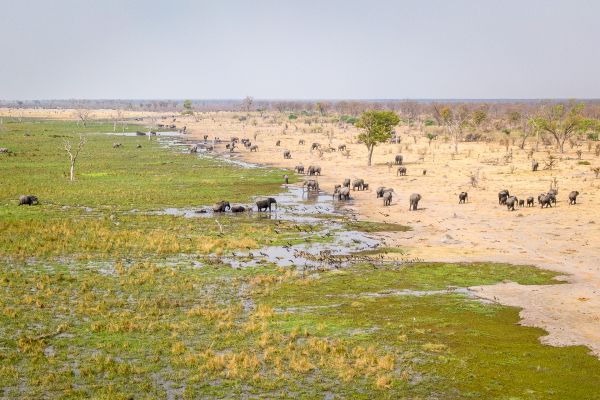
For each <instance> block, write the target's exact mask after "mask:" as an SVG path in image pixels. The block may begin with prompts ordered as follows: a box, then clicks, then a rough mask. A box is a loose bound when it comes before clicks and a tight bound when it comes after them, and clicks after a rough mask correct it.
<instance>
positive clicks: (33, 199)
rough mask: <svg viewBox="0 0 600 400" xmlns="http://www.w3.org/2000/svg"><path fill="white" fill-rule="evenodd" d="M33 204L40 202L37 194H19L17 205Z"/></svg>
mask: <svg viewBox="0 0 600 400" xmlns="http://www.w3.org/2000/svg"><path fill="white" fill-rule="evenodd" d="M34 204H40V202H39V201H38V198H37V196H34V195H32V194H29V195H22V196H19V205H20V206H24V205H27V206H32V205H34Z"/></svg>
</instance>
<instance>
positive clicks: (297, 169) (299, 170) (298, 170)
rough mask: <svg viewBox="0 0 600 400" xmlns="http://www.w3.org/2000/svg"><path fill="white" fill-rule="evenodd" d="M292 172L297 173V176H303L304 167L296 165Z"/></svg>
mask: <svg viewBox="0 0 600 400" xmlns="http://www.w3.org/2000/svg"><path fill="white" fill-rule="evenodd" d="M294 171H296V172H298V173H299V174H304V165H302V164H300V165H296V166H295V167H294Z"/></svg>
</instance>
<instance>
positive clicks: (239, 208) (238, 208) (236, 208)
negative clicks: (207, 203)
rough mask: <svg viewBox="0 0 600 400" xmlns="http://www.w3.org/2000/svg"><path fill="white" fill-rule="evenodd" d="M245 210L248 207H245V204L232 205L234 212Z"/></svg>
mask: <svg viewBox="0 0 600 400" xmlns="http://www.w3.org/2000/svg"><path fill="white" fill-rule="evenodd" d="M244 211H246V207H244V206H233V207H231V212H234V213H241V212H244Z"/></svg>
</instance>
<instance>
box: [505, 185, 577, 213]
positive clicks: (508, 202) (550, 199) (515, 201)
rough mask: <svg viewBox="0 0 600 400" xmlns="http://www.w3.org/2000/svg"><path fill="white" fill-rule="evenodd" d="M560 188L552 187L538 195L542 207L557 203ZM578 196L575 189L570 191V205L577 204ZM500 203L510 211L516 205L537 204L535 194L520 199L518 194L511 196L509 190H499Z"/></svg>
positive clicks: (528, 205)
mask: <svg viewBox="0 0 600 400" xmlns="http://www.w3.org/2000/svg"><path fill="white" fill-rule="evenodd" d="M557 195H558V190H556V189H550V190H549V191H548V192H547V193H540V194H539V195H538V197H537V201H538V204H539V205H540V207H541V208H552V205H553V204H554V205H556V196H557ZM577 196H579V192H578V191H576V190H574V191H572V192H571V193H569V205H575V204H577ZM498 204H499V205H505V206H506V207H507V208H508V210H509V211H514V210H515V207H525V204H527V207H533V206H534V205H535V199H534V197H533V196H529V197H527V199H519V198H517V196H511V195H510V192H509V191H508V190H506V189H505V190H501V191H500V192H498Z"/></svg>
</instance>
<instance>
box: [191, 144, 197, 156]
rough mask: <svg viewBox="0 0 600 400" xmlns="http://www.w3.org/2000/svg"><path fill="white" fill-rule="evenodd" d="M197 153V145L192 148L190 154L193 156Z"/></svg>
mask: <svg viewBox="0 0 600 400" xmlns="http://www.w3.org/2000/svg"><path fill="white" fill-rule="evenodd" d="M197 152H198V145H197V144H195V145H193V146H192V147H190V153H191V154H194V153H197Z"/></svg>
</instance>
